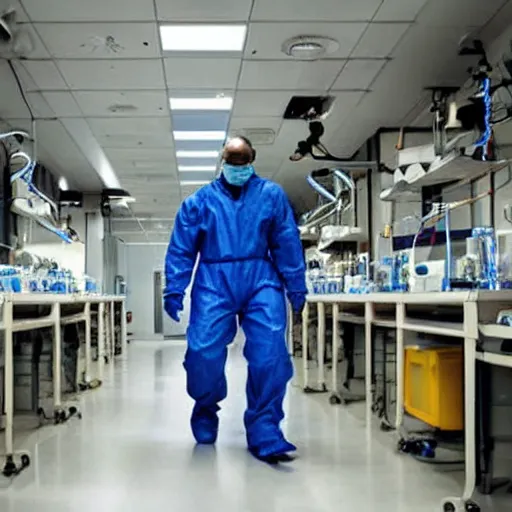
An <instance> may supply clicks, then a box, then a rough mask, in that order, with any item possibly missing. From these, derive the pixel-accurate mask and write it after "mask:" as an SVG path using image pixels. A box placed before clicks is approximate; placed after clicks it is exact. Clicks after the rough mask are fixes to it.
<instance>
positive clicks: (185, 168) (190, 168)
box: [178, 165, 217, 172]
mask: <svg viewBox="0 0 512 512" xmlns="http://www.w3.org/2000/svg"><path fill="white" fill-rule="evenodd" d="M216 170H217V166H216V165H179V166H178V171H180V172H199V171H203V172H215V171H216Z"/></svg>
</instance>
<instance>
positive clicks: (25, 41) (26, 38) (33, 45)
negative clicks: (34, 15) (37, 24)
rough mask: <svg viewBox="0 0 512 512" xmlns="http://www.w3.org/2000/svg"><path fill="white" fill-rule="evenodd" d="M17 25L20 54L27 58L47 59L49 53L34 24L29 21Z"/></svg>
mask: <svg viewBox="0 0 512 512" xmlns="http://www.w3.org/2000/svg"><path fill="white" fill-rule="evenodd" d="M17 12H20V11H17ZM19 26H20V29H21V30H20V31H19V32H18V36H17V47H18V48H19V51H20V53H21V55H23V57H24V58H27V59H49V58H50V54H49V53H48V50H47V49H46V48H45V45H44V44H43V41H42V40H41V38H40V37H39V34H38V33H37V32H36V30H35V28H34V26H33V25H31V24H29V23H23V24H21V25H19Z"/></svg>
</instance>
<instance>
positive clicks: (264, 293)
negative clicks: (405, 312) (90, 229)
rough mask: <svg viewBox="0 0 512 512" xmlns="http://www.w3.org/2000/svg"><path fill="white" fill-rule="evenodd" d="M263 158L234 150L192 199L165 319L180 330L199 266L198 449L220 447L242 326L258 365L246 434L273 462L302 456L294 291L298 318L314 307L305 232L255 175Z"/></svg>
mask: <svg viewBox="0 0 512 512" xmlns="http://www.w3.org/2000/svg"><path fill="white" fill-rule="evenodd" d="M255 156H256V152H255V150H254V149H253V147H252V145H251V143H250V142H249V141H248V140H247V139H245V138H235V139H232V140H230V141H229V142H228V143H227V144H226V146H225V147H224V153H223V164H222V173H221V175H220V177H219V178H218V179H216V180H215V181H214V182H213V183H211V184H209V185H207V186H206V187H203V188H202V189H200V190H199V191H198V192H196V193H195V194H194V195H192V196H190V197H189V198H187V199H186V200H185V201H184V202H183V204H182V205H181V208H180V210H179V212H178V215H177V217H176V219H175V225H174V231H173V234H172V236H171V241H170V244H169V248H168V250H167V255H166V259H165V275H166V287H165V291H164V303H165V310H166V312H167V313H168V315H169V316H170V317H171V318H173V319H174V320H175V321H179V312H180V311H181V310H182V309H183V304H182V301H183V296H184V292H185V290H186V288H187V286H188V285H189V283H190V280H191V276H192V273H193V269H194V267H195V263H196V260H197V258H199V262H198V266H197V270H196V275H195V279H194V284H193V287H192V296H191V314H190V324H189V327H188V331H187V341H188V349H187V353H186V356H185V363H184V366H185V369H186V372H187V391H188V393H189V394H190V396H191V397H192V398H193V399H194V400H195V406H194V410H193V413H192V419H191V426H192V432H193V434H194V437H195V439H196V441H197V442H198V443H200V444H213V443H215V441H216V440H217V432H218V426H219V419H218V416H217V413H218V411H219V405H218V404H219V403H220V402H221V401H222V400H224V399H225V398H226V396H227V384H226V377H225V372H224V368H225V364H226V358H227V347H228V345H229V344H230V343H232V341H233V339H234V337H235V335H236V333H237V328H238V325H237V320H238V322H239V323H240V326H241V327H242V329H243V331H244V333H245V337H246V343H245V348H244V355H245V357H246V359H247V361H248V365H249V367H248V381H247V389H246V392H247V411H246V413H245V418H244V422H245V427H246V432H247V443H248V446H249V450H250V452H251V453H252V454H253V455H254V456H255V457H257V458H258V459H261V460H264V461H268V462H280V461H285V460H289V458H290V457H289V454H290V452H293V451H295V450H296V448H295V446H294V445H293V444H291V443H289V442H288V441H287V440H286V439H285V438H284V435H283V433H282V431H281V429H280V423H281V421H282V419H283V418H284V412H283V400H284V396H285V393H286V387H287V383H288V381H289V380H290V379H291V377H292V374H293V367H292V362H291V359H290V356H289V354H288V351H287V347H286V341H285V332H286V323H287V314H286V311H287V308H286V300H285V294H284V291H286V293H287V295H288V299H289V300H290V302H291V304H292V307H293V310H294V311H295V313H300V312H301V311H302V309H303V307H304V303H305V298H306V284H305V264H304V255H303V250H302V245H301V241H300V238H299V232H298V228H297V225H296V223H295V219H294V216H293V212H292V209H291V207H290V205H289V203H288V199H287V197H286V195H285V193H284V191H283V190H282V189H281V187H279V186H278V185H277V184H275V183H272V182H270V181H268V180H265V179H262V178H260V177H258V176H257V175H256V174H255V171H254V167H253V165H252V164H253V162H254V159H255Z"/></svg>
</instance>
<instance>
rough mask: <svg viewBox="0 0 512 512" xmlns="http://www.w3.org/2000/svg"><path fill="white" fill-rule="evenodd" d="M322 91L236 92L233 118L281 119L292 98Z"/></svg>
mask: <svg viewBox="0 0 512 512" xmlns="http://www.w3.org/2000/svg"><path fill="white" fill-rule="evenodd" d="M321 93H322V91H316V92H311V93H310V92H306V91H296V90H295V91H294V90H293V89H292V90H288V91H238V92H237V93H236V97H235V103H234V106H233V117H257V116H262V117H282V116H283V114H284V112H285V110H286V107H287V105H288V103H289V102H290V100H291V98H292V96H296V95H297V96H308V95H309V94H313V95H314V94H321Z"/></svg>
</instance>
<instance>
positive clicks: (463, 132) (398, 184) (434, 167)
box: [380, 41, 512, 201]
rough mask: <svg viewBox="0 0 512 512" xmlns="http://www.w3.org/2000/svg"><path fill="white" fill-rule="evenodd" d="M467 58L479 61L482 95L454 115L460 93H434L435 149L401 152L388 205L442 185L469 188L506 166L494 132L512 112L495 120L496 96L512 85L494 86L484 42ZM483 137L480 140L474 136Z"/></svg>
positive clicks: (468, 50) (384, 196)
mask: <svg viewBox="0 0 512 512" xmlns="http://www.w3.org/2000/svg"><path fill="white" fill-rule="evenodd" d="M460 54H461V55H475V56H478V57H479V60H478V64H477V66H476V68H475V69H473V70H471V72H472V73H471V74H472V78H473V81H474V82H475V85H476V89H477V90H476V93H475V94H474V95H472V96H471V97H470V98H469V99H468V104H467V105H464V106H462V107H460V108H457V109H456V112H455V111H454V107H453V105H454V103H453V102H450V101H449V100H450V98H451V97H452V96H453V95H454V93H455V92H457V90H458V88H454V87H431V88H429V90H431V91H432V107H431V109H430V111H431V113H432V114H433V130H432V131H433V142H432V144H428V145H424V146H417V147H412V148H407V149H399V151H398V153H397V169H396V170H395V172H394V180H393V181H394V183H393V186H392V187H390V188H388V189H386V190H384V191H383V192H382V193H381V195H380V198H381V200H383V201H399V200H400V201H401V200H410V199H415V198H416V199H419V196H420V193H421V190H422V188H423V187H426V186H431V185H439V184H442V183H446V184H450V183H452V184H453V183H456V184H458V185H461V184H465V183H469V182H471V181H472V180H475V179H477V178H480V177H482V176H484V175H485V174H487V173H489V172H495V171H498V170H500V169H502V168H503V167H505V166H506V165H508V162H507V161H504V160H502V161H499V160H498V157H497V155H496V146H495V144H494V140H493V126H494V125H496V124H499V123H502V122H504V121H507V120H509V119H511V118H512V108H506V109H505V110H506V112H505V114H504V115H503V114H502V115H500V116H498V117H495V116H496V115H497V112H496V111H495V109H494V108H493V101H492V98H493V95H494V93H495V92H496V91H498V90H500V89H502V88H505V89H508V88H509V87H511V86H512V80H510V79H503V80H501V81H500V82H499V83H497V84H494V85H493V84H492V83H491V78H490V73H491V71H492V67H491V65H490V64H489V62H488V60H487V56H486V54H485V51H484V48H483V45H482V43H481V41H474V42H473V45H472V46H471V47H465V48H463V49H462V50H461V52H460ZM457 124H458V126H459V132H458V133H457V134H456V135H455V136H453V137H452V138H451V139H450V140H448V132H447V129H448V128H451V127H454V126H455V125H457ZM475 131H476V132H477V133H478V135H477V137H476V139H475V136H474V132H475Z"/></svg>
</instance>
